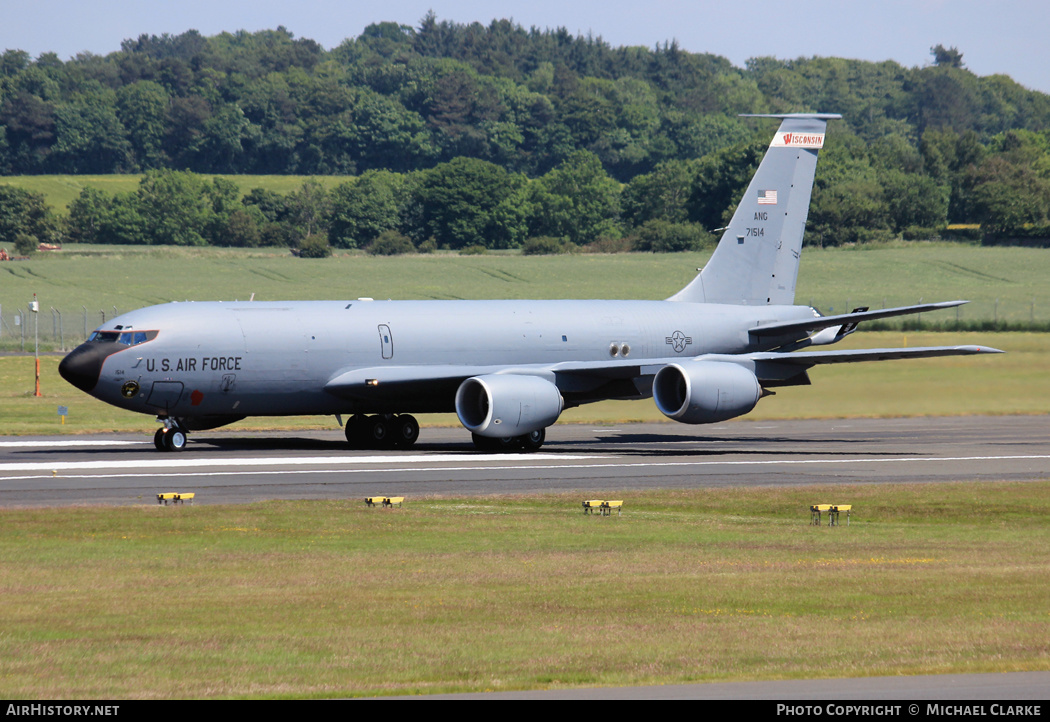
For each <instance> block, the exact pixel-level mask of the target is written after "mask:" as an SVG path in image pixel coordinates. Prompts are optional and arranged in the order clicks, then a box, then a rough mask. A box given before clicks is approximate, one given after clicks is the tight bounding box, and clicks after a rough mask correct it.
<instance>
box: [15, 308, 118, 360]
mask: <svg viewBox="0 0 1050 722" xmlns="http://www.w3.org/2000/svg"><path fill="white" fill-rule="evenodd" d="M19 305H20V306H21V304H19ZM38 308H39V310H37V311H33V310H31V308H30V306H29V305H25V306H23V307H20V308H19V307H16V305H15V304H14V303H7V304H5V303H2V302H0V351H7V352H11V351H16V352H26V353H33V352H34V351H35V350H36V348H37V347H38V345H39V349H40V350H41V351H44V352H61V351H69V350H71V349H73V348H75V347H76V346H77V345H79V344H80V343H82V342H83V341H84V340H85V339H86V338H87V337H88V336H89V335H90V334H91V332H92V331H93V330H94V329H96V328H98V327H99V326H101V325H102V324H104V323H105V322H106V319H111V318H113V317H115V316H119V315H120V314H121V313H122V311H121V310H120V309H118V308H117V307H116V306H111V307H110V308H89V307H88V306H81V307H80V308H78V309H75V310H73V309H65V310H62V309H58V308H55V307H54V306H47V305H45V304H44V303H39V306H38ZM127 310H128V309H124V311H127Z"/></svg>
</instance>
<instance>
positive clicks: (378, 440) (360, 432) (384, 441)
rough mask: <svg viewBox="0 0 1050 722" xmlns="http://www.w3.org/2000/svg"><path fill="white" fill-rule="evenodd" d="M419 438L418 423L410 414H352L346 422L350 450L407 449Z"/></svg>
mask: <svg viewBox="0 0 1050 722" xmlns="http://www.w3.org/2000/svg"><path fill="white" fill-rule="evenodd" d="M418 438H419V422H418V421H416V417H414V416H412V415H411V414H398V415H396V416H395V415H393V414H377V415H375V416H365V415H364V414H354V415H353V416H351V417H350V419H349V421H347V422H346V442H347V443H348V444H350V448H351V449H407V448H408V447H410V446H412V444H414V443H416V439H418Z"/></svg>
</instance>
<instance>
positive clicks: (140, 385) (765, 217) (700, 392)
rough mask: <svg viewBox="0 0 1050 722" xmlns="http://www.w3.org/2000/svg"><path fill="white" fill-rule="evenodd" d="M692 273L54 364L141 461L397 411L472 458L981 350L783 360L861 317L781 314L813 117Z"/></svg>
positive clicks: (313, 314) (243, 315) (155, 344)
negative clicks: (452, 429)
mask: <svg viewBox="0 0 1050 722" xmlns="http://www.w3.org/2000/svg"><path fill="white" fill-rule="evenodd" d="M753 117H775V118H780V119H781V125H780V128H779V130H778V131H777V133H776V136H775V137H774V138H773V141H772V143H770V146H769V149H768V150H767V152H766V155H765V157H764V158H763V160H762V163H761V164H760V165H759V168H758V170H757V171H756V173H755V175H754V177H753V178H752V180H751V184H750V185H749V186H748V189H747V191H746V193H745V194H744V197H743V199H741V201H740V203H739V205H738V206H737V209H736V212H735V213H734V215H733V219H732V221H730V223H729V226H728V227H727V228H726V230H725V233H724V234H723V236H722V238H721V240H720V241H719V244H718V246H717V248H716V249H715V252H714V254H713V255H712V257H711V260H710V262H709V263H708V264H707V266H705V267H704V268H703V269H702V270H701V271H700V273H699V274H698V275H697V276H696V277H695V278H694V279H693V281H692V282H691V283H690V284H689V285H688V286H686V287H685V288H683V289H682V290H681V291H679V292H678V293H676V294H675V295H673V296H671V297H670V298H668V299H667V300H664V301H605V300H592V301H586V300H565V301H373V300H371V299H357V300H344V301H286V302H276V303H257V302H247V303H239V302H234V303H196V302H195V303H169V304H165V305H161V306H151V307H149V308H143V309H140V310H138V311H132V312H131V313H126V314H124V315H122V316H118V317H116V318H114V319H112V320H110V321H109V322H108V323H106V324H103V325H102V326H100V327H99V328H98V329H97V330H96V331H95V332H94V333H93V334H92V335H91V338H89V339H88V341H87V342H86V343H84V344H82V345H80V346H79V347H77V348H76V349H75V350H74V351H72V352H71V353H70V354H69V355H68V356H66V358H65V359H63V361H62V363H61V365H60V366H59V371H60V372H61V374H62V376H63V377H64V378H65V379H66V380H68V381H69V382H70V383H72V384H73V385H74V386H76V387H78V388H80V389H82V390H84V391H86V392H87V393H89V394H91V395H92V396H95V397H96V398H99V399H101V400H102V401H105V402H107V403H110V404H113V405H114V406H119V407H121V408H125V409H130V410H132V411H139V412H142V413H147V414H156V415H157V417H158V419H159V420H160V421H162V422H163V424H164V425H163V427H162V428H160V429H158V431H157V434H156V436H155V442H156V445H157V448H158V449H161V450H170V451H177V450H181V449H183V448H184V447H185V445H186V435H187V432H189V431H193V430H200V429H208V428H215V427H218V426H222V425H224V424H228V423H231V422H234V421H237V420H239V419H242V418H244V417H246V416H284V415H295V414H331V415H335V416H336V417H337V418H339V419H340V423H341V417H342V416H343V415H348V416H349V417H350V418H349V420H348V421H347V424H346V437H347V440H348V441H349V442H350V444H351V446H354V447H365V448H378V447H390V446H393V447H407V446H409V445H411V444H412V443H413V442H415V440H416V438H417V436H418V435H419V424H418V423H417V421H416V419H415V418H414V417H413V416H411V414H413V413H430V412H450V411H455V412H456V414H458V416H459V420H460V422H461V423H462V424H463V426H464V427H466V429H467V430H469V431H470V432H471V433H472V434H473V439H474V443H475V444H476V446H477V447H479V448H482V449H512V448H513V449H524V450H535V449H538V448H539V447H540V446H541V445H542V444H543V441H544V437H545V429H546V428H547V427H548V426H550V425H551V424H553V423H554V422H555V421H557V420H558V416H559V415H560V414H561V412H562V411H563V410H564V409H566V408H569V407H573V406H578V405H580V404H586V403H590V402H593V401H601V400H604V399H641V398H647V397H649V396H652V397H653V399H654V401H655V402H656V406H657V408H658V409H659V410H660V411H661V412H662V413H663V414H664V415H666V416H668V417H669V418H671V419H674V420H675V421H680V422H682V423H686V424H707V423H714V422H718V421H724V420H726V419H731V418H733V417H736V416H741V415H743V414H746V413H748V412H749V411H751V410H752V409H753V408H754V407H755V405H756V404H757V403H758V400H759V399H760V398H761V397H762V396H763V395H765V394H767V393H771V392H770V391H768V389H770V388H773V387H777V386H790V385H799V384H808V383H809V377H808V376H807V370H808V369H809V368H810V367H812V366H815V365H817V364H826V363H845V362H853V361H876V360H884V359H898V358H917V357H925V356H948V355H956V354H977V353H998V351H997V350H996V349H992V348H986V347H979V346H938V347H928V348H890V349H868V350H855V351H853V350H838V351H836V350H827V351H825V350H822V351H803V350H801V349H803V348H806V347H811V346H823V345H827V344H831V343H835V342H837V341H839V340H841V339H842V338H844V337H845V336H847V335H848V334H850V333H852V332H853V331H854V330H855V329H856V328H857V324H858V323H860V322H862V321H869V320H872V319H880V318H887V317H890V316H898V315H904V314H914V313H921V312H926V311H931V310H934V309H941V308H948V307H951V306H957V305H959V304H961V303H964V301H950V302H947V303H933V304H922V305H917V306H907V307H901V308H889V309H882V310H878V311H869V310H867V309H865V308H860V309H857V310H855V311H853V312H852V313H848V314H842V315H837V316H821V315H820V314H819V313H818V312H817V311H816V310H815V309H813V308H811V307H809V306H795V305H793V303H794V298H795V281H796V278H797V276H798V265H799V257H800V254H801V252H802V234H803V231H804V229H805V226H806V216H807V215H808V212H809V202H810V194H811V192H812V187H813V177H814V173H815V170H816V164H817V153H818V152H819V150H820V149H821V148H822V147H823V145H824V137H825V130H826V126H827V121H828V120H829V119H832V118H838V117H840V116H838V115H831V114H790V115H776V116H753Z"/></svg>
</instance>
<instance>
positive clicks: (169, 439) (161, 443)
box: [153, 420, 186, 451]
mask: <svg viewBox="0 0 1050 722" xmlns="http://www.w3.org/2000/svg"><path fill="white" fill-rule="evenodd" d="M153 445H154V446H156V447H157V451H182V450H183V449H185V448H186V430H185V429H183V428H182V427H181V426H179V425H178V424H176V423H174V422H172V421H170V420H165V421H164V426H162V427H160V428H159V429H157V433H155V434H154V435H153Z"/></svg>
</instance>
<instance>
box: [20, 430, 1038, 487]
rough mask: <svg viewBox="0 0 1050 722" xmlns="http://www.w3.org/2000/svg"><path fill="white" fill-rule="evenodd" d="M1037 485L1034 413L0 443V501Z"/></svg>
mask: <svg viewBox="0 0 1050 722" xmlns="http://www.w3.org/2000/svg"><path fill="white" fill-rule="evenodd" d="M1043 478H1050V416H1003V417H953V418H906V419H848V420H806V421H754V422H751V421H742V422H731V423H725V424H718V425H713V426H702V427H686V426H682V425H678V424H670V423H666V424H633V425H623V426H616V427H613V426H609V427H601V426H586V425H556V426H554V427H551V428H550V429H549V430H548V434H547V443H546V444H545V445H544V447H543V448H542V449H541V450H540V451H539V452H538V453H534V454H488V453H485V454H483V453H478V452H476V451H474V450H473V446H472V445H471V443H470V441H469V437H468V436H467V434H466V432H464V431H463V430H462V429H446V428H437V429H424V430H423V431H422V433H421V435H420V441H419V442H418V443H417V445H416V446H415V447H413V448H412V449H411V450H409V451H350V450H348V449H347V448H346V444H345V442H344V441H343V437H342V433H341V432H340V431H339V430H338V429H332V430H331V431H312V432H298V433H288V432H269V433H247V432H241V431H237V430H228V431H221V430H220V431H214V432H199V433H196V434H193V435H192V436H191V441H190V443H189V445H188V447H187V449H186V451H184V452H182V453H170V452H168V453H162V452H158V451H156V450H155V449H154V447H153V444H152V440H151V438H149V437H147V436H135V435H128V434H119V435H109V434H106V435H90V436H75V437H71V436H51V437H0V506H48V505H71V504H76V505H84V504H137V503H155V499H156V494H157V493H158V492H164V491H178V492H190V491H192V492H194V493H195V494H196V503H207V504H212V503H243V502H252V501H260V500H265V499H336V498H359V497H362V496H365V495H373V494H387V495H398V496H432V495H474V494H528V493H545V492H562V491H580V492H584V493H585V494H587V495H591V494H598V495H605V494H615V493H616V492H618V491H625V490H648V489H673V488H702V487H714V486H742V485H760V486H784V485H813V484H821V485H822V484H839V483H854V484H855V483H887V482H947V481H973V480H981V481H989V482H991V481H1000V480H1033V479H1043Z"/></svg>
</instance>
